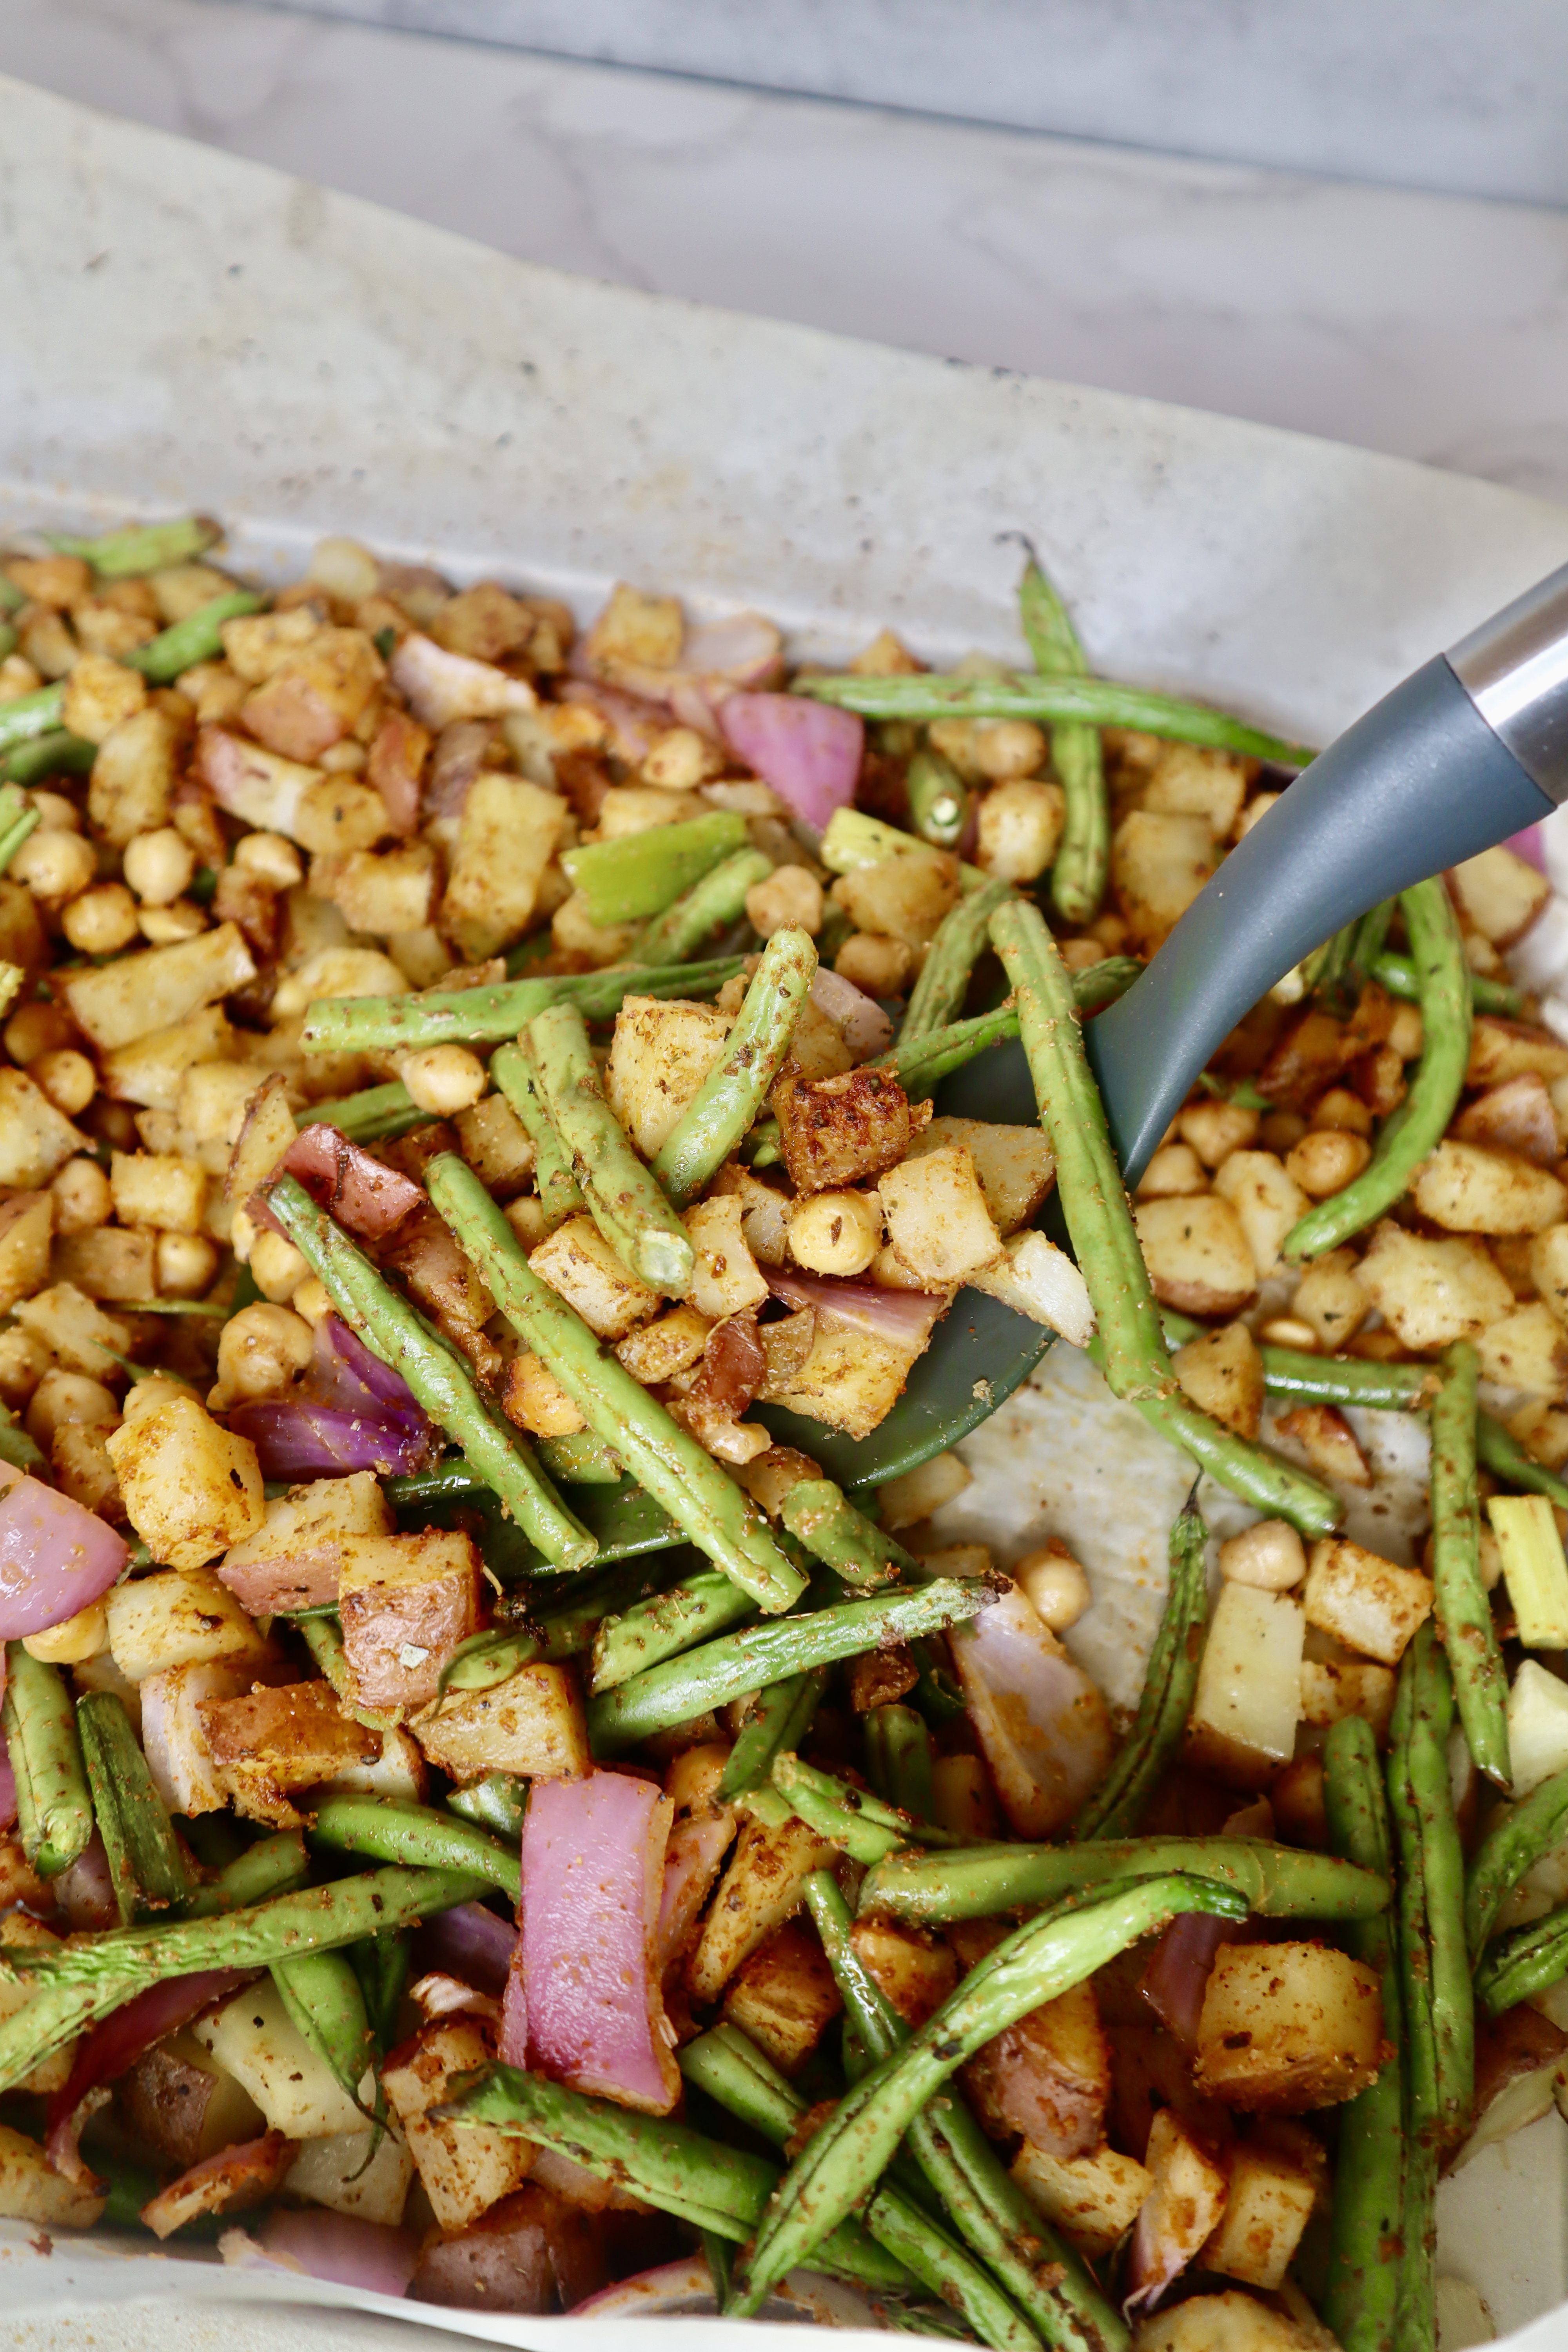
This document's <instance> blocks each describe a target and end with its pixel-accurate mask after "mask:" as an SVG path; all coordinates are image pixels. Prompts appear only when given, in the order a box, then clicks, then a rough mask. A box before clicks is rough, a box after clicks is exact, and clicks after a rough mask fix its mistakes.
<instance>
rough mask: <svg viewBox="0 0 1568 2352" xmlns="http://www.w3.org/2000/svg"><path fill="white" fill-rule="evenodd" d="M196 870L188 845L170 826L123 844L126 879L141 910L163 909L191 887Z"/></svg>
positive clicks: (142, 834)
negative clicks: (140, 904)
mask: <svg viewBox="0 0 1568 2352" xmlns="http://www.w3.org/2000/svg"><path fill="white" fill-rule="evenodd" d="M195 870H196V861H195V857H194V856H193V855H192V854H191V847H190V844H189V843H188V842H186V841H183V840H182V839H181V837H180V835H178V834H177V833H176V832H175V831H174V826H173V825H172V824H161V825H159V826H158V828H157V830H156V831H155V832H153V833H139V834H138V835H136V837H135V839H134V840H133V841H132V842H129V843H128V844H127V845H126V850H125V879H126V881H127V882H128V883H129V884H130V885H131V887H132V890H134V891H135V893H136V896H137V897H138V898H140V899H141V901H142V905H143V906H144V907H166V906H168V905H169V904H170V902H171V900H173V899H175V898H179V896H180V894H181V893H182V891H184V890H188V889H189V888H190V887H191V877H192V875H193V874H194V873H195Z"/></svg>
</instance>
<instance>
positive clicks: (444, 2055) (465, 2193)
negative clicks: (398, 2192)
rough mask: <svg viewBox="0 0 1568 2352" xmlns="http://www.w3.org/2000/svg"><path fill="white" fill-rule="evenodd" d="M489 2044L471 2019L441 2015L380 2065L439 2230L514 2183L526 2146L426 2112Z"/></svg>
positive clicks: (519, 2178)
mask: <svg viewBox="0 0 1568 2352" xmlns="http://www.w3.org/2000/svg"><path fill="white" fill-rule="evenodd" d="M494 2056H495V2048H494V2043H493V2042H492V2040H491V2038H490V2036H489V2034H488V2033H487V2032H486V2031H485V2030H484V2028H483V2027H482V2026H481V2025H480V2024H479V2021H477V2020H476V2019H474V2018H469V2017H452V2018H443V2019H440V2020H438V2021H437V2022H436V2023H434V2024H430V2025H426V2027H425V2028H424V2029H423V2031H422V2032H419V2033H417V2034H416V2035H415V2037H414V2039H413V2041H412V2042H404V2043H403V2044H402V2045H401V2047H400V2048H398V2049H396V2050H395V2051H394V2052H393V2053H392V2054H391V2056H390V2057H389V2058H388V2060H387V2062H386V2064H385V2066H384V2069H383V2070H382V2077H381V2079H382V2084H383V2087H384V2090H385V2092H386V2095H387V2098H388V2100H389V2101H390V2102H391V2105H392V2107H393V2110H394V2112H395V2115H396V2116H397V2119H398V2121H399V2123H400V2124H401V2125H402V2126H403V2131H404V2136H405V2138H406V2140H407V2142H408V2152H409V2154H410V2156H412V2158H414V2162H415V2166H416V2169H417V2171H418V2174H419V2178H420V2179H421V2181H422V2182H423V2183H424V2186H425V2193H426V2196H427V2197H428V2198H429V2200H430V2204H431V2209H432V2210H433V2211H434V2213H435V2216H436V2219H437V2221H438V2222H439V2224H440V2226H441V2228H442V2229H443V2230H462V2229H466V2228H467V2227H468V2224H469V2222H471V2221H478V2220H479V2216H480V2214H481V2213H484V2212H487V2211H488V2210H489V2208H490V2207H491V2206H492V2205H494V2204H497V2203H498V2202H499V2201H500V2199H501V2198H503V2197H510V2195H511V2193H512V2191H513V2190H514V2189H519V2188H521V2185H522V2182H523V2180H524V2179H525V2178H526V2176H527V2173H528V2169H529V2167H530V2166H531V2163H532V2161H533V2154H534V2151H533V2144H532V2142H531V2140H526V2139H518V2138H516V2137H514V2136H513V2135H511V2134H510V2133H508V2132H502V2131H498V2130H497V2129H496V2128H495V2126H493V2125H490V2124H466V2125H463V2126H458V2125H457V2124H447V2123H439V2122H437V2120H436V2119H435V2118H434V2117H432V2116H429V2115H428V2114H427V2113H426V2110H427V2109H428V2108H430V2107H433V2106H438V2105H440V2103H441V2101H442V2100H443V2099H445V2098H446V2097H447V2095H448V2085H449V2084H450V2083H451V2080H452V2078H453V2077H454V2076H455V2075H458V2074H470V2073H472V2072H473V2071H474V2070H475V2069H476V2068H477V2067H479V2066H484V2065H488V2064H489V2063H490V2061H491V2060H492V2059H493V2058H494Z"/></svg>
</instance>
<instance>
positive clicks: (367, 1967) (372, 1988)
mask: <svg viewBox="0 0 1568 2352" xmlns="http://www.w3.org/2000/svg"><path fill="white" fill-rule="evenodd" d="M347 1950H348V1958H349V1963H350V1966H351V1967H352V1968H353V1972H354V1974H355V1976H356V1977H357V1978H358V1979H359V1988H360V1996H361V1998H362V2000H363V2002H364V2011H365V2018H366V2021H367V2022H368V2024H369V2026H370V2032H371V2039H372V2042H373V2043H374V2047H375V2049H376V2050H378V2051H387V2050H390V2049H391V2048H392V2046H393V2044H394V2042H395V2041H396V2040H397V2026H398V2019H399V2014H400V2012H401V2011H402V2008H403V1999H404V1995H405V1993H406V1991H407V1990H408V1979H409V1976H410V1974H411V1973H412V1962H413V1953H412V1951H411V1949H410V1945H409V1937H408V1936H407V1933H406V1931H402V1932H394V1933H392V1934H389V1935H384V1936H366V1937H363V1938H362V1940H361V1941H360V1942H359V1943H357V1944H350V1945H349V1946H348V1948H347Z"/></svg>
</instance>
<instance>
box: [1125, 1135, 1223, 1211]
mask: <svg viewBox="0 0 1568 2352" xmlns="http://www.w3.org/2000/svg"><path fill="white" fill-rule="evenodd" d="M1208 1188H1209V1180H1208V1178H1207V1177H1206V1176H1205V1173H1204V1164H1203V1161H1202V1160H1200V1159H1199V1158H1198V1155H1197V1153H1196V1152H1195V1151H1194V1150H1193V1147H1192V1145H1191V1144H1190V1143H1163V1144H1162V1145H1161V1146H1160V1149H1159V1150H1158V1151H1156V1152H1155V1154H1154V1157H1153V1158H1152V1160H1150V1162H1149V1165H1148V1166H1147V1168H1145V1170H1144V1171H1143V1173H1142V1176H1141V1177H1140V1178H1139V1180H1138V1198H1139V1199H1140V1200H1141V1201H1173V1200H1180V1199H1182V1198H1184V1196H1186V1195H1188V1194H1190V1193H1193V1192H1207V1191H1208Z"/></svg>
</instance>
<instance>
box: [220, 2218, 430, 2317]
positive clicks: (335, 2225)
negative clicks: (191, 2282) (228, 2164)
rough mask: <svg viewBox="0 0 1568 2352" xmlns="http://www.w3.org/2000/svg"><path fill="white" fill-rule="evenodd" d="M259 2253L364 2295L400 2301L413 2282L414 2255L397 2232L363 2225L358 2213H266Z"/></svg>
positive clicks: (372, 2224) (376, 2223) (369, 2223)
mask: <svg viewBox="0 0 1568 2352" xmlns="http://www.w3.org/2000/svg"><path fill="white" fill-rule="evenodd" d="M236 2234H237V2235H240V2234H243V2233H241V2232H237V2233H236ZM261 2251H262V2252H263V2253H264V2254H269V2255H271V2256H272V2257H273V2258H274V2259H275V2260H279V2259H280V2260H281V2261H282V2262H284V2263H289V2265H291V2266H292V2267H294V2268H297V2269H299V2270H302V2271H304V2272H305V2273H307V2274H308V2275H309V2276H310V2277H311V2278H319V2279H331V2281H332V2282H333V2284H335V2285H337V2286H352V2287H357V2288H358V2290H359V2291H360V2293H361V2294H390V2295H395V2296H399V2297H401V2296H403V2295H405V2294H407V2292H408V2282H409V2280H410V2279H411V2278H412V2277H413V2276H414V2264H415V2250H414V2247H413V2245H412V2244H411V2242H409V2240H408V2239H406V2238H405V2236H404V2234H403V2232H402V2231H401V2230H389V2229H387V2228H386V2227H385V2226H384V2224H383V2223H381V2222H380V2221H361V2219H360V2217H359V2215H358V2214H357V2213H331V2212H328V2211H327V2210H325V2208H324V2207H322V2206H320V2205H314V2206H309V2207H306V2208H305V2209H304V2210H302V2211H300V2212H298V2213H289V2212H283V2211H278V2212H273V2213H269V2214H268V2216H267V2219H266V2221H263V2223H262V2224H261Z"/></svg>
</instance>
